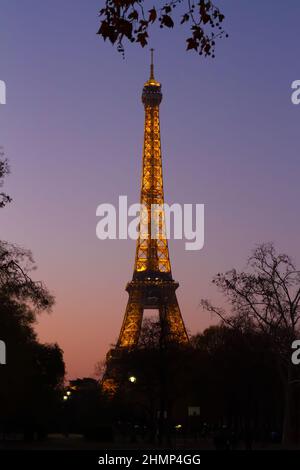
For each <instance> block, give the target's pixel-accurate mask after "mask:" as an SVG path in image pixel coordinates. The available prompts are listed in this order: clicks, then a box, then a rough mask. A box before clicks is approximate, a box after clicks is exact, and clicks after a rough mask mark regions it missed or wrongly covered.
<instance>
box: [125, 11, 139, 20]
mask: <svg viewBox="0 0 300 470" xmlns="http://www.w3.org/2000/svg"><path fill="white" fill-rule="evenodd" d="M128 19H129V20H138V19H139V14H138V12H137V11H136V10H133V11H132V12H131V13H130V14H129V15H128Z"/></svg>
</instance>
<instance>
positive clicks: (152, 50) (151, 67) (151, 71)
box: [150, 49, 154, 80]
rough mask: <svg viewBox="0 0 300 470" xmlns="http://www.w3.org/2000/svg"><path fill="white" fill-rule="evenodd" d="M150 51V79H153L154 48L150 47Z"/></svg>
mask: <svg viewBox="0 0 300 470" xmlns="http://www.w3.org/2000/svg"><path fill="white" fill-rule="evenodd" d="M150 52H151V65H150V80H154V63H153V53H154V49H150Z"/></svg>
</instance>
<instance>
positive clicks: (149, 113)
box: [117, 49, 188, 349]
mask: <svg viewBox="0 0 300 470" xmlns="http://www.w3.org/2000/svg"><path fill="white" fill-rule="evenodd" d="M161 101H162V92H161V84H160V83H159V82H158V81H157V80H155V78H154V65H153V49H151V66H150V78H149V80H148V81H147V82H146V83H145V85H144V88H143V92H142V102H143V104H144V108H145V128H144V151H143V169H142V182H141V198H140V202H141V205H142V207H143V208H144V211H141V213H140V224H139V236H138V239H137V246H136V255H135V264H134V271H133V278H132V280H131V281H130V282H129V283H128V284H127V286H126V291H127V292H128V294H129V299H128V303H127V308H126V312H125V316H124V320H123V324H122V328H121V331H120V335H119V339H118V342H117V349H118V348H132V347H135V346H136V345H137V344H138V341H139V336H140V331H141V326H142V319H143V312H144V310H145V309H156V310H158V311H159V318H160V322H161V323H162V322H164V328H165V331H166V335H167V337H169V338H170V339H171V340H173V341H177V342H179V343H187V342H188V335H187V332H186V329H185V326H184V322H183V319H182V316H181V312H180V308H179V305H178V301H177V297H176V292H175V291H176V289H177V288H178V286H179V284H178V283H177V282H175V281H174V280H173V278H172V272H171V264H170V256H169V249H168V241H167V237H166V233H165V213H164V209H163V204H164V190H163V174H162V156H161V145H160V123H159V105H160V103H161ZM153 208H154V209H153ZM153 218H155V220H156V227H157V230H158V231H157V232H156V236H155V237H153V225H152V224H153Z"/></svg>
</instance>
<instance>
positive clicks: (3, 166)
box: [0, 147, 11, 209]
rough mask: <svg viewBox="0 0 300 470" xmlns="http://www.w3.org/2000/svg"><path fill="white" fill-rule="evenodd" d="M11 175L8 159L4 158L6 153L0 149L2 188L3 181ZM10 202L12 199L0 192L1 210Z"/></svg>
mask: <svg viewBox="0 0 300 470" xmlns="http://www.w3.org/2000/svg"><path fill="white" fill-rule="evenodd" d="M8 174H9V165H8V161H7V159H6V158H4V152H3V150H2V149H1V147H0V188H1V187H2V186H3V179H4V177H5V176H6V175H8ZM8 202H11V198H10V197H9V196H8V195H7V194H6V193H4V192H0V209H1V208H2V207H4V206H5V205H6V204H7V203H8Z"/></svg>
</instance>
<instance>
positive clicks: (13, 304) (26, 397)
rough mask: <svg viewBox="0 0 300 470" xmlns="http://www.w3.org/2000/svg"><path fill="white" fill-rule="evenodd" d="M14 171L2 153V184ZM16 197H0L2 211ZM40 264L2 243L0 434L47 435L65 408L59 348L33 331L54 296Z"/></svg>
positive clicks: (0, 249)
mask: <svg viewBox="0 0 300 470" xmlns="http://www.w3.org/2000/svg"><path fill="white" fill-rule="evenodd" d="M8 172H9V168H8V164H7V160H6V159H4V158H3V153H2V154H1V155H0V185H2V184H3V178H4V176H5V175H7V173H8ZM10 200H11V198H10V197H9V196H8V195H6V194H5V193H0V208H3V207H4V206H5V205H6V204H7V203H8V202H10ZM35 268H36V266H35V263H34V260H33V257H32V254H31V252H30V251H29V250H25V249H23V248H20V247H18V246H16V245H13V244H10V243H8V242H5V241H1V240H0V339H1V341H4V343H5V345H6V356H7V359H6V364H5V366H1V367H0V383H1V387H0V403H1V415H0V432H3V433H4V434H5V433H6V432H9V431H14V432H15V431H17V430H19V431H22V432H24V434H25V435H26V436H28V437H32V435H33V432H34V431H36V432H38V433H39V434H40V436H42V434H44V433H45V432H46V430H47V426H48V425H50V422H51V420H52V419H53V416H54V415H55V412H56V411H57V410H58V409H59V407H60V404H61V388H62V386H63V379H64V374H65V365H64V361H63V354H62V351H61V349H60V348H59V347H58V345H57V344H41V343H39V341H38V339H37V335H36V333H35V331H34V324H35V323H36V317H37V314H38V313H40V312H42V311H47V310H50V309H51V307H52V306H53V304H54V298H53V296H52V295H51V294H50V293H49V291H48V290H47V288H46V287H45V286H44V284H43V283H42V282H40V281H34V280H33V279H32V277H31V276H32V272H33V271H34V270H35Z"/></svg>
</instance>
